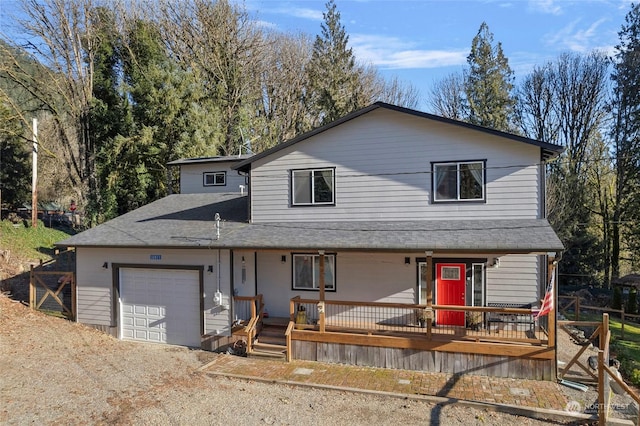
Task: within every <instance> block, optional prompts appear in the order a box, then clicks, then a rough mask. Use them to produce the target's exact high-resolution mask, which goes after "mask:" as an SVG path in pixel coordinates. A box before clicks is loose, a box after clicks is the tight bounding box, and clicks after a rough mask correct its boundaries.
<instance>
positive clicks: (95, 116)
mask: <svg viewBox="0 0 640 426" xmlns="http://www.w3.org/2000/svg"><path fill="white" fill-rule="evenodd" d="M92 16H93V18H92V27H93V31H95V32H96V35H97V37H96V39H97V41H96V46H95V54H94V55H93V57H92V63H91V64H90V66H91V67H92V68H93V70H94V78H93V85H92V87H93V98H92V100H91V110H90V129H91V138H92V139H93V140H94V141H95V142H94V143H95V149H96V153H97V154H96V155H97V159H96V169H97V175H98V177H97V179H98V190H97V191H96V192H94V193H90V194H89V200H88V203H89V204H88V210H89V211H90V212H93V214H94V217H95V220H96V221H97V222H103V221H104V220H106V219H110V218H112V217H114V216H116V215H117V214H121V213H123V212H124V211H128V210H127V209H123V207H124V206H123V205H124V204H125V203H124V202H123V200H121V199H118V196H117V194H116V193H117V191H116V190H115V189H114V188H115V187H116V185H113V184H109V183H108V179H107V175H108V174H109V173H110V172H111V167H110V164H109V161H108V158H109V157H110V155H112V153H111V152H110V147H111V146H112V145H113V143H114V140H115V139H116V138H117V137H121V136H123V135H127V134H128V133H129V131H130V128H131V124H132V123H131V117H130V112H129V108H128V102H127V99H126V97H125V96H123V94H122V92H121V72H120V68H121V67H120V62H121V61H120V49H121V40H120V35H119V33H118V31H117V28H116V23H115V17H114V14H113V12H111V11H110V10H108V9H106V8H102V7H100V8H96V9H95V10H94V11H93V13H92ZM123 210H124V211H123Z"/></svg>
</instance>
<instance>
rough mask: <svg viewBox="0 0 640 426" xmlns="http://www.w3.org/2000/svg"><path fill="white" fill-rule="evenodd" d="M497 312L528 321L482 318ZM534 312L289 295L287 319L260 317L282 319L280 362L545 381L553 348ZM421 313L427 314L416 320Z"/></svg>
mask: <svg viewBox="0 0 640 426" xmlns="http://www.w3.org/2000/svg"><path fill="white" fill-rule="evenodd" d="M438 313H441V314H442V313H446V314H447V315H448V316H447V315H445V316H442V315H438ZM451 313H453V314H454V315H449V314H451ZM456 313H457V314H458V316H456V315H455V314H456ZM497 314H501V315H514V316H518V317H519V318H522V317H523V316H527V315H528V316H530V317H531V322H532V324H533V326H531V324H530V323H529V321H525V322H524V323H523V322H521V321H514V322H509V321H502V322H500V323H494V322H489V321H488V318H490V316H492V317H493V316H495V315H497ZM534 315H535V313H534V312H533V311H532V310H531V309H520V308H496V307H469V306H437V305H432V306H431V309H428V308H427V307H426V306H424V305H407V304H395V303H376V302H368V303H365V302H349V301H324V303H320V302H319V301H317V300H309V299H301V298H299V297H297V298H294V299H292V300H291V309H290V317H289V318H277V319H276V318H269V319H268V321H269V322H274V321H279V322H280V323H282V324H283V325H284V324H287V325H288V328H287V331H286V338H287V359H288V360H293V359H297V360H311V361H323V362H337V363H346V364H354V365H367V366H372V367H386V368H405V369H412V370H428V371H435V372H448V373H461V372H464V373H469V372H473V374H479V375H495V376H498V377H517V378H531V379H543V380H550V379H553V378H554V377H555V348H554V347H553V345H552V344H550V341H551V342H552V341H553V340H551V339H550V338H549V336H548V334H547V333H546V331H545V329H544V327H543V326H542V325H541V324H540V323H539V321H537V320H536V319H535V316H534ZM425 318H431V319H430V320H427V321H426V323H425V324H424V326H422V325H421V324H420V322H421V321H420V320H422V319H425ZM436 319H449V320H450V321H451V322H455V321H460V320H461V319H462V325H449V324H438V323H437V322H436ZM545 320H546V319H545ZM545 322H546V321H545Z"/></svg>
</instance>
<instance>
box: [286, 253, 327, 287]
mask: <svg viewBox="0 0 640 426" xmlns="http://www.w3.org/2000/svg"><path fill="white" fill-rule="evenodd" d="M335 265H336V256H335V255H334V254H325V255H324V289H325V290H328V291H336V268H335ZM319 288H320V255H318V254H294V255H293V289H294V290H318V289H319Z"/></svg>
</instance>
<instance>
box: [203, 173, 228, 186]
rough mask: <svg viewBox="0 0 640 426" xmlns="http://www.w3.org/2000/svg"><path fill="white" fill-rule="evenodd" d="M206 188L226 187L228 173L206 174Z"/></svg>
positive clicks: (204, 181)
mask: <svg viewBox="0 0 640 426" xmlns="http://www.w3.org/2000/svg"><path fill="white" fill-rule="evenodd" d="M203 179H204V180H203V183H204V186H225V185H226V184H227V172H204V173H203Z"/></svg>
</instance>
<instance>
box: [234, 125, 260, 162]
mask: <svg viewBox="0 0 640 426" xmlns="http://www.w3.org/2000/svg"><path fill="white" fill-rule="evenodd" d="M240 138H241V139H242V144H241V145H240V146H239V147H238V157H240V156H241V155H242V148H244V152H245V154H253V151H251V139H249V140H246V141H245V139H244V133H242V127H241V128H240ZM258 139H260V136H258V137H257V138H255V140H258Z"/></svg>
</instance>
